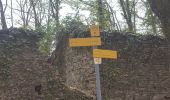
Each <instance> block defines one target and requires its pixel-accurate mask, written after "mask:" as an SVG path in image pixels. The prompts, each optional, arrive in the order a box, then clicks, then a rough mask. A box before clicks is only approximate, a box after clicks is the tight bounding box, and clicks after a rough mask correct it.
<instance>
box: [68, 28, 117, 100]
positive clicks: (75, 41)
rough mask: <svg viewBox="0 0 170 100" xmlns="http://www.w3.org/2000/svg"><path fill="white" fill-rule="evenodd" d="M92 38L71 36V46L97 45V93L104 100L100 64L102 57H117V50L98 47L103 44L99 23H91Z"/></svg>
mask: <svg viewBox="0 0 170 100" xmlns="http://www.w3.org/2000/svg"><path fill="white" fill-rule="evenodd" d="M90 33H91V36H95V37H91V38H70V39H69V45H70V47H80V46H95V47H93V57H94V63H95V72H96V94H97V100H102V96H101V87H100V73H99V64H101V63H102V58H110V59H117V51H112V50H103V49H96V48H97V47H96V46H99V45H101V38H100V37H98V36H100V29H99V25H91V27H90Z"/></svg>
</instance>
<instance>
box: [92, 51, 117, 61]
mask: <svg viewBox="0 0 170 100" xmlns="http://www.w3.org/2000/svg"><path fill="white" fill-rule="evenodd" d="M93 57H94V58H111V59H117V51H112V50H103V49H93Z"/></svg>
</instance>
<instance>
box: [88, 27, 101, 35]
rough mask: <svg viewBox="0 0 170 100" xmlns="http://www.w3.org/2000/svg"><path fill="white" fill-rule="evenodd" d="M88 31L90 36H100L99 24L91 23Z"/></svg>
mask: <svg viewBox="0 0 170 100" xmlns="http://www.w3.org/2000/svg"><path fill="white" fill-rule="evenodd" d="M90 33H91V36H100V29H99V25H91V26H90Z"/></svg>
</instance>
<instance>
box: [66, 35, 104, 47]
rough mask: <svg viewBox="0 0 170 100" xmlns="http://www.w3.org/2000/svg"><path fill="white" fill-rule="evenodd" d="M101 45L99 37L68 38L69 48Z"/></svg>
mask: <svg viewBox="0 0 170 100" xmlns="http://www.w3.org/2000/svg"><path fill="white" fill-rule="evenodd" d="M98 45H101V38H100V37H92V38H70V39H69V46H70V47H79V46H98Z"/></svg>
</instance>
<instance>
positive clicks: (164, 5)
mask: <svg viewBox="0 0 170 100" xmlns="http://www.w3.org/2000/svg"><path fill="white" fill-rule="evenodd" d="M148 1H149V3H150V6H151V8H152V11H153V12H154V13H155V15H156V16H158V18H159V19H160V21H161V24H162V30H163V33H164V35H165V37H166V38H167V40H168V43H169V45H170V0H148Z"/></svg>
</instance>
